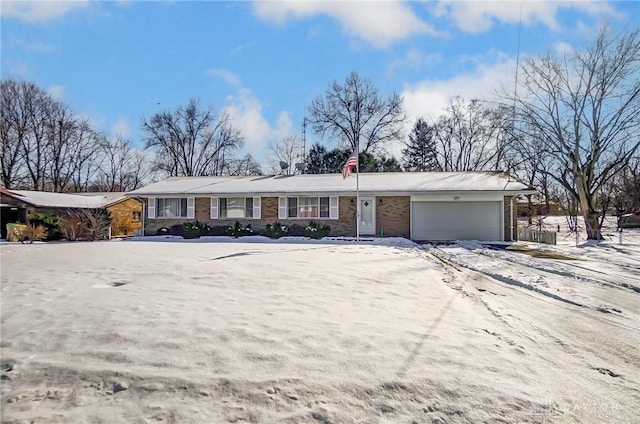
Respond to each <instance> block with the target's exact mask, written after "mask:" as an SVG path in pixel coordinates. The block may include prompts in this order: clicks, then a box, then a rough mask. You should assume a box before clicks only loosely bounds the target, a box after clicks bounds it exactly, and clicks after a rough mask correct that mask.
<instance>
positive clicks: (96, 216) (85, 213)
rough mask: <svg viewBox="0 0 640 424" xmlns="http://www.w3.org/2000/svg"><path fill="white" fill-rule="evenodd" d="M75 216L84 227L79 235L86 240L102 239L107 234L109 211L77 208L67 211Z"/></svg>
mask: <svg viewBox="0 0 640 424" xmlns="http://www.w3.org/2000/svg"><path fill="white" fill-rule="evenodd" d="M68 214H69V215H72V216H76V217H77V218H78V219H79V220H80V222H81V223H82V227H84V228H83V229H84V233H81V237H82V238H84V239H87V240H104V239H106V238H107V237H108V235H109V226H110V225H111V212H109V211H108V210H106V209H78V210H70V211H68Z"/></svg>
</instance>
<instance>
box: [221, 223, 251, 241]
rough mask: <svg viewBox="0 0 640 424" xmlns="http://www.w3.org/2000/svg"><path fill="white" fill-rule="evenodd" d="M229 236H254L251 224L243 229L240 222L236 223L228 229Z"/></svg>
mask: <svg viewBox="0 0 640 424" xmlns="http://www.w3.org/2000/svg"><path fill="white" fill-rule="evenodd" d="M227 235H228V236H232V237H235V238H238V237H242V236H251V235H253V230H252V229H251V224H248V225H247V226H246V227H243V226H242V224H240V222H239V221H236V222H235V224H233V225H232V226H231V227H227Z"/></svg>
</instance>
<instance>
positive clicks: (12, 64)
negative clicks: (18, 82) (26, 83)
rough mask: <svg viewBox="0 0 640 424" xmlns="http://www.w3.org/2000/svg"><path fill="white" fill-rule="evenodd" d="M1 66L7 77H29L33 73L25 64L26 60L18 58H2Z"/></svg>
mask: <svg viewBox="0 0 640 424" xmlns="http://www.w3.org/2000/svg"><path fill="white" fill-rule="evenodd" d="M2 68H3V69H2V73H3V74H5V73H6V74H7V75H8V76H9V78H22V79H29V78H31V76H32V74H33V70H32V69H31V68H30V67H29V65H27V63H26V62H23V61H20V60H11V59H7V60H3V61H2Z"/></svg>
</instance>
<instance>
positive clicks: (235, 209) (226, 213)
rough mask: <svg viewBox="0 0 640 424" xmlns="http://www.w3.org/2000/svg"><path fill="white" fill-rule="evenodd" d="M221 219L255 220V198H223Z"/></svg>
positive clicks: (221, 200)
mask: <svg viewBox="0 0 640 424" xmlns="http://www.w3.org/2000/svg"><path fill="white" fill-rule="evenodd" d="M220 218H253V197H221V198H220Z"/></svg>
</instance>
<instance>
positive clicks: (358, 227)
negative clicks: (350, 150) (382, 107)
mask: <svg viewBox="0 0 640 424" xmlns="http://www.w3.org/2000/svg"><path fill="white" fill-rule="evenodd" d="M360 213H361V211H360V134H358V135H357V137H356V243H360Z"/></svg>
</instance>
